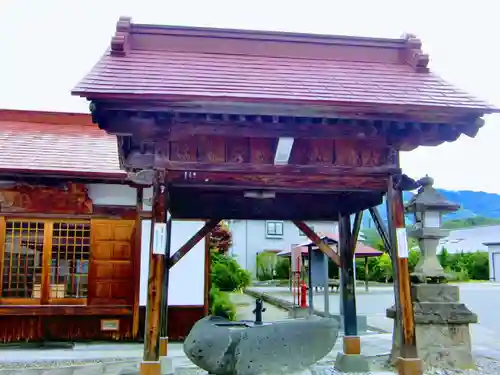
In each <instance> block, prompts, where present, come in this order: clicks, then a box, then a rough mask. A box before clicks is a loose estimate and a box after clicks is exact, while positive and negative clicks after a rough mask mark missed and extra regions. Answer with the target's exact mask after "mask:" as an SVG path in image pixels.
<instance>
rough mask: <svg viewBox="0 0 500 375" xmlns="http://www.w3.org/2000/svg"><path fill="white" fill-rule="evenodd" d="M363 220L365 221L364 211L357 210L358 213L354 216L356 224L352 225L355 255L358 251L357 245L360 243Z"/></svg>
mask: <svg viewBox="0 0 500 375" xmlns="http://www.w3.org/2000/svg"><path fill="white" fill-rule="evenodd" d="M362 221H363V211H358V212H356V215H355V216H354V224H353V226H352V233H351V240H352V243H351V252H352V255H353V256H354V255H355V253H356V245H357V244H358V237H359V231H360V230H361V222H362Z"/></svg>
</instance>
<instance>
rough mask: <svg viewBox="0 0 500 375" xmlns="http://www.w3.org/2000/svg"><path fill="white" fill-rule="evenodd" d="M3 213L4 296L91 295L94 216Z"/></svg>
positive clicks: (45, 300) (44, 298) (52, 299)
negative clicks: (57, 217)
mask: <svg viewBox="0 0 500 375" xmlns="http://www.w3.org/2000/svg"><path fill="white" fill-rule="evenodd" d="M0 219H1V220H0V240H1V242H3V243H1V242H0V261H1V262H0V263H1V264H2V267H1V269H0V274H1V275H0V276H1V277H0V280H1V283H0V288H1V290H0V291H1V293H0V297H1V298H2V299H5V300H7V299H29V300H30V303H36V301H39V302H40V303H42V304H43V303H50V302H55V303H57V300H58V299H85V298H86V297H87V291H88V265H89V258H90V222H89V221H58V220H29V219H26V220H23V219H8V220H5V218H0Z"/></svg>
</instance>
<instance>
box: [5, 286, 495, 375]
mask: <svg viewBox="0 0 500 375" xmlns="http://www.w3.org/2000/svg"><path fill="white" fill-rule="evenodd" d="M257 289H258V290H260V291H265V292H267V293H273V294H275V295H280V296H282V298H287V299H291V298H292V297H291V295H290V294H289V293H287V288H279V287H261V288H257ZM460 291H461V297H462V300H463V302H465V303H466V304H467V305H468V306H469V307H470V308H471V309H472V310H473V311H475V312H476V313H478V315H479V317H480V320H481V323H480V324H477V325H474V327H473V341H474V352H475V353H476V355H478V354H479V355H480V356H481V358H482V359H481V360H484V358H485V357H489V358H497V359H500V342H499V341H498V340H497V338H496V337H500V319H499V321H497V320H496V318H495V316H496V311H497V309H498V308H500V299H499V298H498V297H497V294H495V293H500V288H499V287H497V286H494V285H490V284H465V285H461V286H460ZM232 300H233V301H234V302H235V303H236V304H237V305H238V313H237V318H238V319H245V320H246V319H254V315H253V313H252V310H253V308H254V303H255V299H254V298H252V297H250V296H247V295H244V294H235V295H232ZM323 301H324V300H323V295H322V294H321V293H318V294H317V295H316V296H314V304H315V307H316V308H317V309H322V308H323ZM357 301H358V310H359V312H360V313H363V314H367V316H368V319H369V324H370V325H374V326H376V327H379V328H382V329H386V330H387V331H389V332H390V331H392V321H390V320H388V319H386V318H385V309H386V308H387V307H389V306H390V305H391V304H392V303H393V297H392V288H390V287H389V288H387V287H372V288H371V290H370V292H369V293H365V292H364V290H363V289H360V291H359V292H358V294H357ZM330 306H331V312H338V310H339V309H338V307H339V295H338V294H332V295H330ZM265 307H266V308H267V311H266V312H265V315H264V319H266V320H269V321H273V320H281V319H286V318H287V315H288V313H287V312H286V311H284V310H282V309H279V308H276V307H274V306H272V305H270V304H266V306H265ZM391 336H392V335H391V333H386V334H372V335H366V336H363V337H362V338H361V342H362V351H363V354H365V355H368V356H371V357H372V358H373V364H372V366H373V370H372V372H370V374H371V375H387V374H394V372H392V371H387V370H384V369H383V368H382V364H383V362H384V359H385V358H386V355H387V354H388V353H389V351H390V347H391V339H392V338H391ZM142 351H143V345H142V344H122V343H117V344H112V343H108V344H77V345H76V346H75V347H74V348H73V349H52V350H36V349H31V350H29V349H23V350H20V349H12V350H0V375H4V374H5V375H12V374H11V372H12V371H10V370H8V369H7V368H9V364H8V362H23V363H24V364H23V365H22V366H19V367H16V374H20V375H21V374H24V372H23V371H19V372H18V371H17V370H20V368H21V367H25V368H26V367H32V366H33V365H36V363H37V362H39V361H43V362H46V361H50V362H52V363H54V364H55V363H56V362H58V361H62V362H64V361H68V362H82V361H86V360H88V361H92V360H97V361H102V362H109V361H116V360H118V359H121V360H125V362H123V363H118V362H117V363H115V364H109V363H107V364H104V365H92V366H95V367H92V368H87V369H85V370H84V369H83V368H82V369H80V370H69V369H67V370H64V371H61V370H62V369H54V370H50V371H49V370H39V371H38V372H36V371H35V370H33V369H31V370H29V371H28V372H27V373H26V375H119V374H121V373H123V372H124V371H125V372H127V373H129V374H134V373H137V371H138V363H139V362H140V358H141V357H142ZM341 351H342V340H338V342H337V344H336V345H335V347H334V349H333V350H332V352H331V353H330V354H329V355H327V356H326V357H325V358H324V359H322V360H321V361H320V363H319V365H318V366H320V367H319V368H318V369H315V370H312V371H307V372H304V374H306V373H307V375H312V374H313V373H314V374H324V375H326V374H328V375H334V374H336V372H334V371H333V370H332V366H333V363H334V361H335V356H336V354H337V353H338V352H341ZM169 357H170V358H171V359H172V362H173V364H174V367H175V368H176V375H198V374H203V373H204V372H200V370H199V369H197V368H196V366H194V365H193V364H192V363H191V362H190V361H189V360H188V359H187V358H186V357H185V355H184V353H183V350H182V344H177V343H170V344H169ZM488 361H489V360H488ZM30 363H31V365H30ZM66 366H67V364H66ZM321 366H323V367H321ZM488 366H491V365H490V364H489V365H488ZM499 367H500V366H499V365H498V362H494V363H493V367H492V368H494V370H493V372H490V371H486V369H485V368H481V369H479V370H478V371H477V372H466V373H467V374H482V375H486V374H498V373H500V372H498V371H496V370H495V369H497V368H499ZM2 368H3V369H2ZM10 368H12V367H10ZM321 369H323V370H321ZM33 371H35V372H33ZM445 373H446V374H452V373H453V374H456V373H458V372H429V374H445ZM460 373H461V372H460Z"/></svg>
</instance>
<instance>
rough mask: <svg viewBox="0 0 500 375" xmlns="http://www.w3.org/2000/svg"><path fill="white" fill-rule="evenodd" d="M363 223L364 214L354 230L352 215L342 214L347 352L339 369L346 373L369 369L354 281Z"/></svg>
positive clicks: (339, 358) (338, 363) (339, 359)
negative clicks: (359, 322) (356, 251)
mask: <svg viewBox="0 0 500 375" xmlns="http://www.w3.org/2000/svg"><path fill="white" fill-rule="evenodd" d="M360 224H361V215H360V214H359V215H358V214H357V215H356V218H355V220H354V230H353V231H352V232H351V220H350V216H349V215H348V214H340V215H339V244H338V246H339V254H340V273H341V277H340V288H341V298H342V306H341V307H342V312H343V321H344V339H343V341H344V342H343V344H344V345H343V346H344V348H343V353H338V354H337V359H336V361H335V368H336V369H337V370H339V371H342V372H368V371H369V369H370V366H369V362H368V360H367V358H365V357H364V356H362V355H361V340H360V337H359V335H358V317H357V313H356V292H355V290H356V289H355V286H356V280H354V266H355V265H354V250H355V248H356V242H357V237H354V235H356V236H357V233H359V226H360Z"/></svg>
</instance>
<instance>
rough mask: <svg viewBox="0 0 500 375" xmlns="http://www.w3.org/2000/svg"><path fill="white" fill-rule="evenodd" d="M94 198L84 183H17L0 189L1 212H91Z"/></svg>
mask: <svg viewBox="0 0 500 375" xmlns="http://www.w3.org/2000/svg"><path fill="white" fill-rule="evenodd" d="M92 211H93V207H92V200H91V199H90V198H89V196H88V193H87V188H86V187H85V185H84V184H75V183H68V184H66V185H65V186H64V187H62V188H60V187H48V186H33V185H28V184H16V185H14V186H12V187H8V188H3V189H0V212H4V213H14V212H19V213H35V212H36V213H47V214H54V213H64V214H91V213H92Z"/></svg>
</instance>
